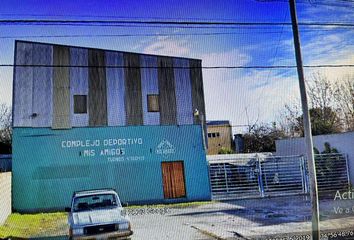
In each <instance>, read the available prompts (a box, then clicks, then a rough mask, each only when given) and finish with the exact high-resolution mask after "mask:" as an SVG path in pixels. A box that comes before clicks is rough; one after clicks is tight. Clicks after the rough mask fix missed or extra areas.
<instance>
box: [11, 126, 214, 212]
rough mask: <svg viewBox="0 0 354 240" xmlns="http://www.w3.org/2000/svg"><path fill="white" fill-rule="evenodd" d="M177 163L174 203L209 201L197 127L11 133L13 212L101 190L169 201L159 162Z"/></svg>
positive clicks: (57, 205)
mask: <svg viewBox="0 0 354 240" xmlns="http://www.w3.org/2000/svg"><path fill="white" fill-rule="evenodd" d="M164 140H166V141H168V142H169V143H170V144H171V145H172V147H171V146H169V144H161V143H162V142H163V141H164ZM112 154H115V155H114V156H113V155H112ZM181 160H182V161H183V162H184V174H185V184H186V198H183V199H176V200H177V201H192V200H208V199H210V189H209V188H210V187H209V177H208V169H207V162H206V157H205V152H204V149H203V143H202V129H201V127H200V125H184V126H129V127H95V128H73V129H70V130H51V129H49V128H15V129H14V131H13V208H14V209H16V210H18V211H38V210H53V209H62V208H64V207H65V206H68V205H69V204H70V198H71V195H72V193H73V191H77V190H83V189H92V188H106V187H112V188H115V189H116V190H117V191H118V193H119V195H120V197H121V199H122V201H123V202H129V203H158V202H169V201H171V200H164V196H163V185H162V182H163V181H162V171H161V162H164V161H181ZM172 201H174V200H172Z"/></svg>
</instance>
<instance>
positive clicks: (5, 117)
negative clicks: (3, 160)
mask: <svg viewBox="0 0 354 240" xmlns="http://www.w3.org/2000/svg"><path fill="white" fill-rule="evenodd" d="M11 121H12V111H11V108H10V107H9V106H7V105H6V104H0V154H1V153H2V154H7V153H11V145H12V127H11Z"/></svg>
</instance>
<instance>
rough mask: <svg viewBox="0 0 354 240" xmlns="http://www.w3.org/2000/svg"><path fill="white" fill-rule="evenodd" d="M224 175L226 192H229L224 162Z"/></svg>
mask: <svg viewBox="0 0 354 240" xmlns="http://www.w3.org/2000/svg"><path fill="white" fill-rule="evenodd" d="M224 177H225V183H226V192H227V193H228V192H229V184H228V182H227V172H226V167H225V163H224Z"/></svg>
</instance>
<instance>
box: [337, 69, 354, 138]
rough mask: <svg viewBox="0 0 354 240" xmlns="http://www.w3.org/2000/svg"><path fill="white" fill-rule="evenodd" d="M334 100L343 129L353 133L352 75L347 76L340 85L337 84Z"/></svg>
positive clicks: (353, 83) (353, 90)
mask: <svg viewBox="0 0 354 240" xmlns="http://www.w3.org/2000/svg"><path fill="white" fill-rule="evenodd" d="M335 100H336V101H337V104H338V110H339V114H340V116H341V118H342V121H343V125H344V129H345V130H346V131H354V75H348V76H347V77H346V79H345V80H344V81H343V82H342V83H337V85H336V87H335Z"/></svg>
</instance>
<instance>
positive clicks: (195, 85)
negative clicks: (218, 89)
mask: <svg viewBox="0 0 354 240" xmlns="http://www.w3.org/2000/svg"><path fill="white" fill-rule="evenodd" d="M201 65H202V64H201V61H199V60H189V66H190V76H191V85H192V106H193V111H194V110H195V109H198V110H199V113H200V114H203V116H204V121H205V119H206V116H205V103H204V90H203V79H202V68H201V67H202V66H201ZM194 123H198V121H197V120H196V119H194Z"/></svg>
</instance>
